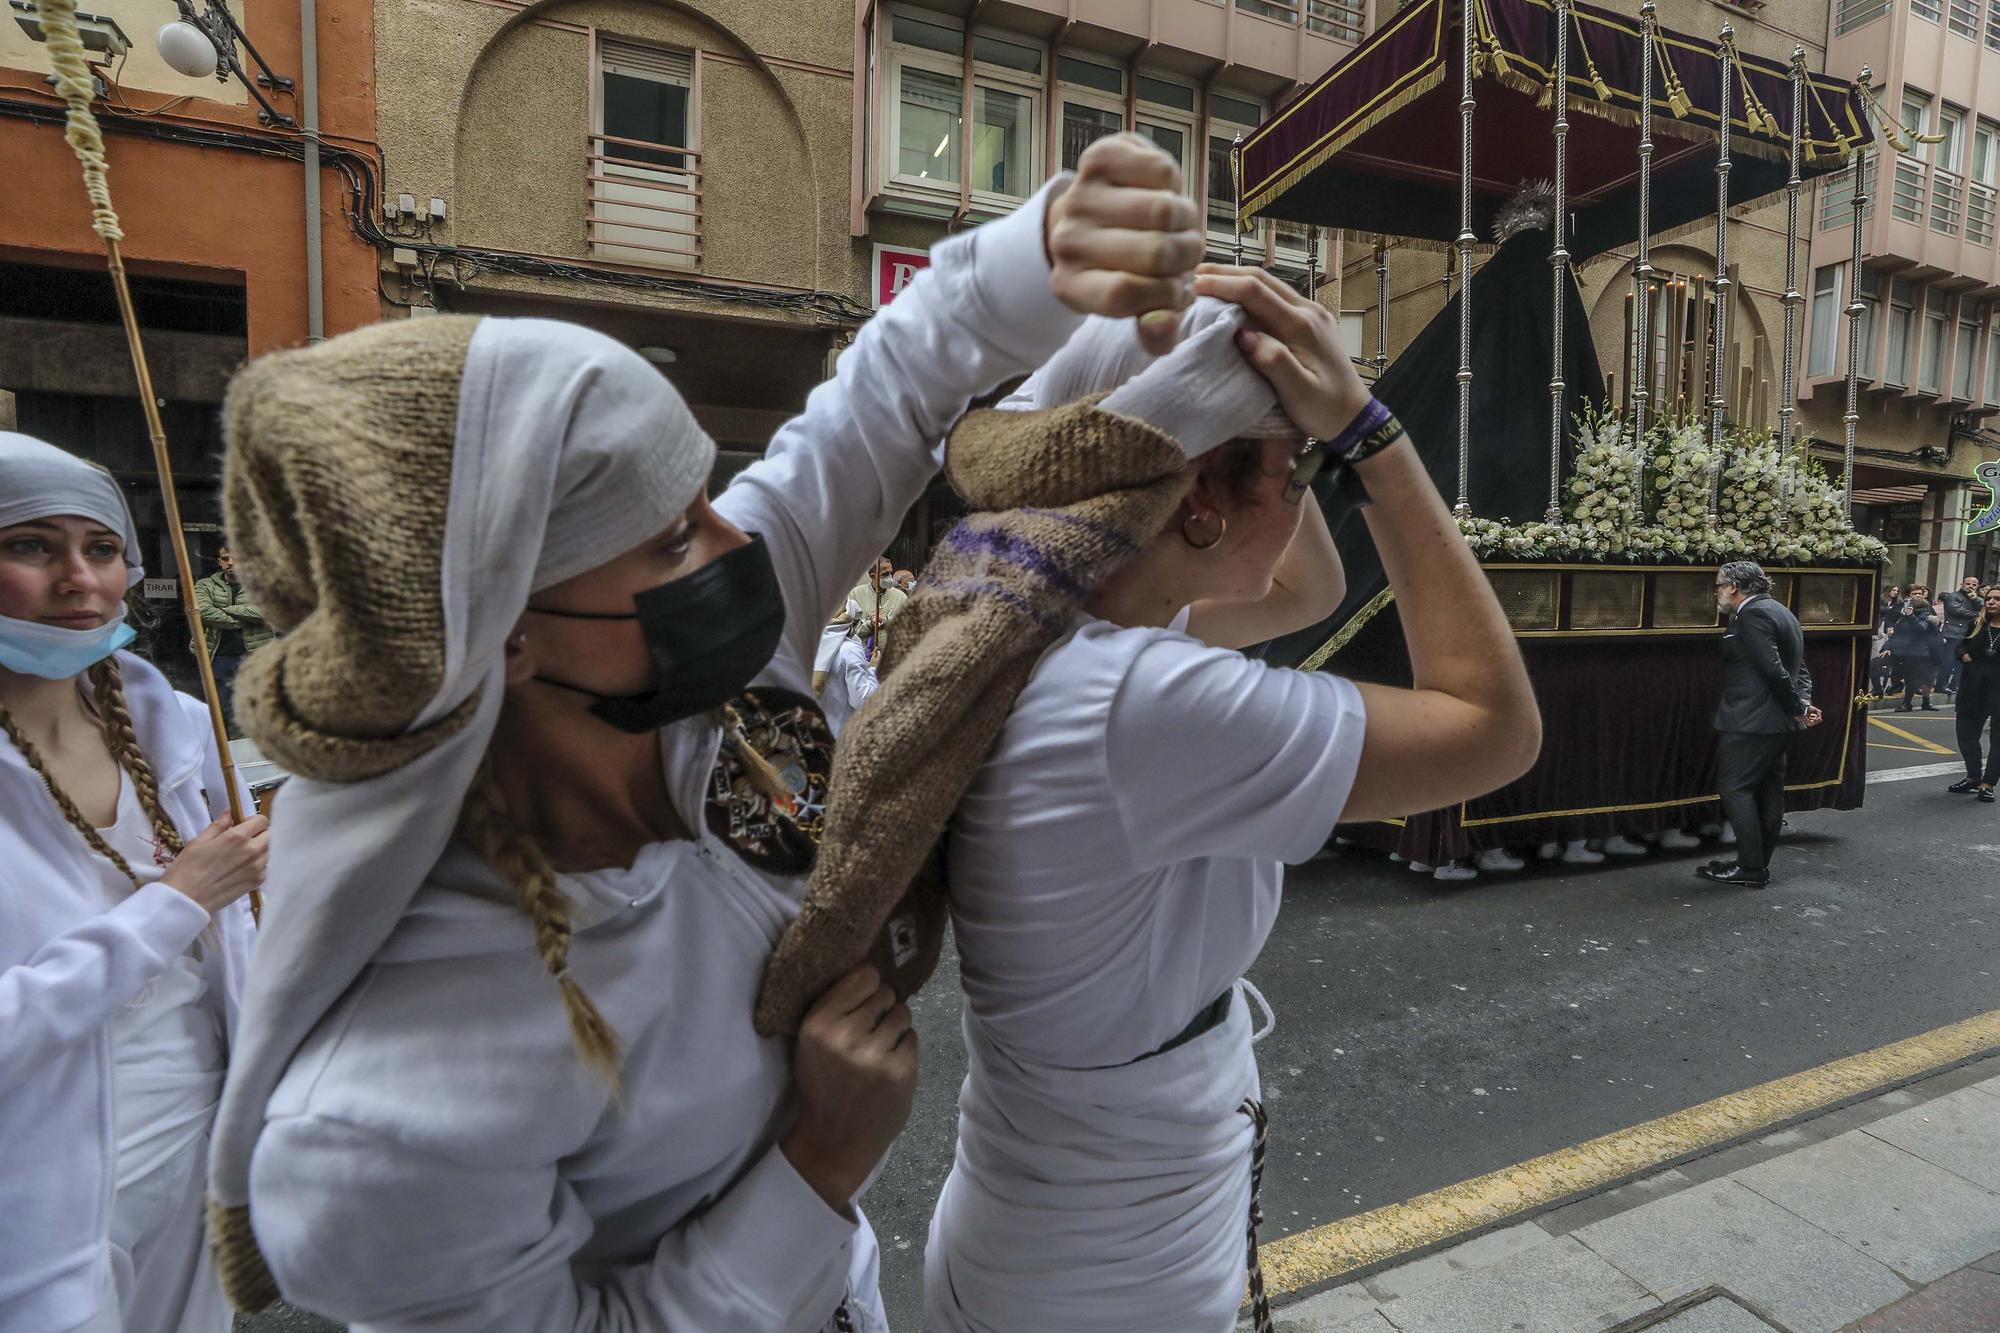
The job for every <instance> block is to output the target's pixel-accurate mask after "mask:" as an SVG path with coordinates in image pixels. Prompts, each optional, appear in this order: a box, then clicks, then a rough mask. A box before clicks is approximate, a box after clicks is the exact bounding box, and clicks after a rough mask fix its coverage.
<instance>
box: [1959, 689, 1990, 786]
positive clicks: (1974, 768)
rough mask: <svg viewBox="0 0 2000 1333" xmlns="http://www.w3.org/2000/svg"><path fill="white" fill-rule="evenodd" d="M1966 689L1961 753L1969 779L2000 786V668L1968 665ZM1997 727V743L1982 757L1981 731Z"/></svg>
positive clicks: (1961, 698)
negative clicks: (1989, 727)
mask: <svg viewBox="0 0 2000 1333" xmlns="http://www.w3.org/2000/svg"><path fill="white" fill-rule="evenodd" d="M1962 684H1963V686H1964V688H1963V689H1962V690H1961V691H1960V692H1959V695H1958V704H1957V707H1958V752H1959V753H1960V754H1961V755H1963V756H1965V776H1966V779H1967V780H1968V781H1971V782H1977V783H1980V784H1982V785H1984V786H1988V787H1993V786H2000V670H1996V669H1994V668H1991V667H1983V666H1970V667H1966V668H1965V678H1964V680H1963V682H1962ZM1989 725H1990V726H1991V727H1992V728H1993V745H1992V748H1991V749H1990V750H1988V751H1987V753H1986V755H1985V757H1984V760H1983V761H1982V759H1981V756H1980V753H1979V751H1980V745H1979V738H1980V733H1981V732H1983V731H1985V730H1986V729H1987V727H1988V726H1989Z"/></svg>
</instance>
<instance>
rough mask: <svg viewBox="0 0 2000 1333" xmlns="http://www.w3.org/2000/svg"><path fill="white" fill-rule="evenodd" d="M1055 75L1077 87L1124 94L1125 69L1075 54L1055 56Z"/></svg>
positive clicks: (1121, 95)
mask: <svg viewBox="0 0 2000 1333" xmlns="http://www.w3.org/2000/svg"><path fill="white" fill-rule="evenodd" d="M1056 77H1057V78H1059V79H1061V80H1062V81H1063V82H1064V83H1073V84H1075V85H1076V86H1077V87H1079V88H1095V89H1097V91H1099V92H1101V93H1116V94H1118V95H1119V96H1120V97H1123V96H1124V95H1125V71H1124V70H1122V69H1115V68H1113V67H1112V66H1110V65H1100V64H1098V63H1097V62H1096V61H1094V60H1081V59H1079V58H1077V57H1076V56H1057V57H1056Z"/></svg>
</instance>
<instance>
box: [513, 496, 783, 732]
mask: <svg viewBox="0 0 2000 1333" xmlns="http://www.w3.org/2000/svg"><path fill="white" fill-rule="evenodd" d="M632 604H633V606H634V607H635V608H636V609H635V610H633V611H629V612H618V613H611V614H604V613H593V612H582V611H553V610H543V609H542V608H540V607H532V606H531V607H529V608H528V609H529V610H530V611H533V612H535V613H536V614H537V615H545V616H566V617H568V618H569V619H572V620H636V621H638V622H639V632H640V634H642V635H643V636H645V640H646V648H647V651H649V652H650V653H652V655H653V670H654V672H655V673H656V678H657V680H658V681H659V684H658V685H657V686H656V687H655V688H654V689H652V690H650V691H648V692H647V693H645V694H630V695H624V696H622V697H621V696H612V695H605V694H599V693H597V691H595V690H587V689H585V688H583V687H582V686H581V685H572V684H571V683H570V682H568V681H566V680H556V679H554V678H553V677H549V676H536V677H535V679H536V680H539V681H541V682H543V683H544V684H548V685H556V686H560V687H561V688H563V689H566V690H574V691H575V692H576V693H578V694H582V695H587V696H589V697H590V698H592V699H594V700H596V702H595V703H593V704H592V705H591V706H590V711H591V713H592V715H594V716H596V717H597V718H599V719H601V720H602V721H604V722H606V723H609V724H610V725H611V726H614V727H616V728H618V730H620V731H624V732H630V733H631V734H632V735H635V736H643V735H644V734H646V733H647V732H649V731H658V730H659V729H660V728H661V727H664V726H667V725H668V724H669V723H673V722H678V721H680V720H681V719H682V718H684V717H693V716H694V715H695V714H696V713H705V712H707V711H708V710H709V709H711V708H716V707H719V706H720V705H722V704H725V703H728V702H729V701H730V700H731V699H734V698H735V697H736V696H737V695H739V694H741V693H742V692H743V690H744V688H745V687H746V686H748V685H749V684H750V682H751V681H752V680H753V679H755V678H756V675H757V673H758V672H760V671H762V670H763V669H764V668H765V667H766V666H768V665H770V662H771V658H772V657H773V656H775V655H776V653H777V651H778V640H779V639H780V638H781V637H782V636H783V634H784V632H785V598H784V594H783V592H782V591H781V590H780V589H779V587H778V571H777V570H776V569H774V568H773V567H772V565H771V552H770V549H769V548H768V547H766V546H765V545H764V539H763V538H762V537H759V536H757V535H755V534H754V533H753V534H752V535H751V538H750V542H749V545H747V546H739V547H737V548H736V549H735V550H733V551H731V552H730V553H729V554H727V555H725V556H722V557H720V558H719V559H716V560H711V561H710V562H709V563H707V564H706V565H703V566H702V567H701V568H700V569H697V570H696V571H694V573H692V574H689V575H688V576H687V577H685V578H678V579H675V580H673V581H672V582H670V583H662V584H661V585H660V586H659V587H657V588H648V589H646V591H644V592H642V593H640V594H639V595H638V596H636V597H634V598H633V599H632Z"/></svg>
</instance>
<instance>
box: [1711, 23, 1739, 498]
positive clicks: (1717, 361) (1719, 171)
mask: <svg viewBox="0 0 2000 1333" xmlns="http://www.w3.org/2000/svg"><path fill="white" fill-rule="evenodd" d="M1735 58H1736V29H1735V27H1734V26H1733V25H1731V24H1728V23H1725V24H1723V25H1722V34H1721V37H1720V39H1719V40H1718V41H1717V42H1716V44H1715V67H1716V73H1717V75H1718V76H1719V81H1720V83H1721V85H1722V104H1721V110H1720V112H1719V117H1720V121H1721V137H1720V139H1719V140H1718V143H1717V150H1716V155H1715V321H1714V332H1713V334H1712V335H1711V336H1712V338H1713V341H1714V344H1715V346H1714V349H1713V350H1712V351H1711V352H1710V354H1709V358H1708V360H1709V394H1708V449H1709V457H1710V459H1711V460H1712V464H1711V465H1712V467H1713V474H1712V475H1711V477H1710V479H1709V486H1708V517H1709V521H1710V522H1711V523H1712V522H1713V521H1714V520H1715V518H1716V515H1717V514H1718V513H1719V512H1720V511H1721V508H1722V450H1723V432H1724V413H1725V412H1726V411H1727V409H1728V406H1729V400H1728V398H1727V397H1726V396H1725V393H1724V390H1725V388H1726V386H1727V384H1728V381H1729V368H1728V367H1727V366H1725V365H1724V364H1723V362H1724V361H1725V359H1726V358H1727V357H1728V355H1729V288H1730V281H1729V166H1730V163H1729V129H1730V124H1729V123H1730V119H1731V115H1732V112H1731V110H1730V104H1731V102H1732V100H1733V99H1732V98H1731V96H1730V91H1729V90H1730V82H1731V80H1730V75H1732V74H1733V73H1734V72H1735Z"/></svg>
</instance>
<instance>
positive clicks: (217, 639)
mask: <svg viewBox="0 0 2000 1333" xmlns="http://www.w3.org/2000/svg"><path fill="white" fill-rule="evenodd" d="M215 563H216V564H217V565H219V566H220V568H219V569H217V570H216V571H215V573H213V574H210V575H209V576H208V577H207V578H205V579H201V580H199V581H198V582H196V584H195V585H194V604H195V609H196V610H198V611H200V612H201V637H202V645H201V646H202V647H203V648H204V649H205V650H206V651H207V653H208V661H209V667H210V669H211V670H213V671H214V672H215V690H216V695H217V697H219V698H220V699H221V700H222V715H223V717H224V718H226V719H227V720H228V722H229V734H230V735H232V736H235V735H239V734H241V733H239V732H238V731H237V730H236V671H237V668H239V667H241V666H242V665H243V659H244V658H245V657H248V656H249V655H250V654H251V653H254V652H256V651H257V650H258V649H259V648H262V647H263V646H264V645H265V644H267V643H269V642H270V641H271V640H272V639H273V638H274V637H276V636H275V635H273V634H272V633H271V627H270V626H269V625H267V624H265V623H264V613H263V612H262V611H259V610H258V609H257V605H256V603H254V602H252V601H251V600H250V595H249V594H248V593H246V592H245V591H244V590H243V585H242V584H241V583H240V582H238V581H237V578H236V557H235V556H234V555H232V554H231V553H230V550H229V543H227V542H224V543H223V544H222V545H221V546H220V547H218V548H217V549H216V552H215ZM190 647H193V645H190Z"/></svg>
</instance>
